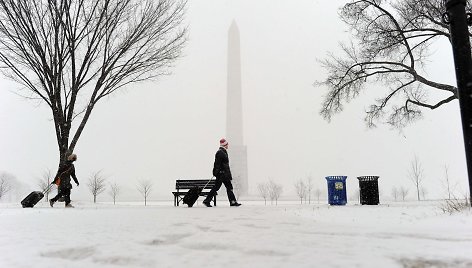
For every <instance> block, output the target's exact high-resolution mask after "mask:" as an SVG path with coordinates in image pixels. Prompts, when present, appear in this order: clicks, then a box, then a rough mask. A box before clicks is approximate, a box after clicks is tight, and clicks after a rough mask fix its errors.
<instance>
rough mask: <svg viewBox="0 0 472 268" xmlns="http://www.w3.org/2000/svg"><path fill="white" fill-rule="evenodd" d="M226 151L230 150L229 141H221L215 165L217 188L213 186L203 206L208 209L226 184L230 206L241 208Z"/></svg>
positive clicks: (214, 173) (214, 172) (214, 174)
mask: <svg viewBox="0 0 472 268" xmlns="http://www.w3.org/2000/svg"><path fill="white" fill-rule="evenodd" d="M226 150H228V141H227V140H226V139H221V140H220V148H219V149H218V151H217V152H216V154H215V164H214V165H213V176H215V177H216V182H215V186H213V188H212V189H211V191H210V193H209V194H208V196H207V197H206V198H205V200H204V201H203V204H204V205H205V206H207V207H211V205H210V201H211V200H212V199H213V197H214V196H215V195H216V192H217V191H218V190H219V189H220V187H221V184H224V185H225V187H226V193H227V194H228V200H229V205H230V206H232V207H239V206H240V205H241V204H240V203H238V202H237V201H236V197H235V196H234V193H233V184H231V180H232V179H233V177H232V176H231V170H230V169H229V158H228V152H227V151H226Z"/></svg>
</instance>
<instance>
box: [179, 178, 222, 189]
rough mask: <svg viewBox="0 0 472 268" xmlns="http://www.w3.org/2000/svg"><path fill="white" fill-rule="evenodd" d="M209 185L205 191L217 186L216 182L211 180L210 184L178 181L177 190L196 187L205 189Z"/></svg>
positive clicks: (199, 181)
mask: <svg viewBox="0 0 472 268" xmlns="http://www.w3.org/2000/svg"><path fill="white" fill-rule="evenodd" d="M207 183H208V185H207V186H206V187H205V189H210V188H212V187H213V186H214V185H215V180H211V181H210V182H208V180H176V181H175V189H176V190H181V189H191V188H193V187H194V186H198V187H203V186H205V185H206V184H207Z"/></svg>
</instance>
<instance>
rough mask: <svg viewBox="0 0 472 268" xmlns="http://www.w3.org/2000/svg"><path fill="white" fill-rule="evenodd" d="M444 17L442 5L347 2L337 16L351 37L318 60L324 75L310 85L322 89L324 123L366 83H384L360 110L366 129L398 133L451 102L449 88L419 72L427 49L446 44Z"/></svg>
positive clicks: (436, 1) (411, 0)
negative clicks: (381, 126) (381, 125)
mask: <svg viewBox="0 0 472 268" xmlns="http://www.w3.org/2000/svg"><path fill="white" fill-rule="evenodd" d="M467 10H468V11H469V12H470V7H467ZM444 13H445V8H444V0H398V1H378V0H350V1H349V2H348V3H347V4H345V5H344V6H343V7H342V8H341V10H340V17H341V19H342V20H343V22H345V23H346V24H347V25H348V27H349V28H350V30H351V31H350V32H351V33H352V37H353V38H351V39H350V40H351V41H350V43H347V44H346V43H344V44H342V45H341V48H342V50H343V53H336V54H334V53H333V54H330V55H329V56H328V57H327V58H326V59H324V60H322V61H321V63H322V65H323V67H324V68H325V69H326V70H327V71H328V76H327V78H326V79H325V80H323V81H317V82H315V85H318V86H319V85H324V86H326V87H327V89H328V92H327V94H326V95H325V98H324V101H323V105H322V108H321V111H320V113H321V115H322V116H323V117H324V118H325V119H327V120H328V121H329V120H330V119H331V117H332V116H333V115H334V114H335V113H338V112H340V111H342V110H343V104H344V103H348V102H349V101H350V100H351V99H353V98H355V97H357V96H358V95H359V94H360V92H361V91H362V90H364V88H365V87H366V85H367V84H369V83H371V82H376V83H382V84H384V85H385V86H384V88H385V92H384V93H383V94H382V96H381V97H377V98H376V100H373V102H374V103H373V104H371V105H370V107H368V108H367V109H366V116H365V122H366V124H367V125H368V126H370V127H374V126H375V125H376V123H377V122H379V121H382V120H383V119H386V123H388V124H390V125H392V126H394V127H399V128H401V127H404V126H405V125H407V124H409V123H411V122H413V121H414V120H416V119H419V118H421V116H422V109H431V110H432V109H436V108H438V107H441V106H442V105H444V104H447V103H449V102H451V101H453V100H455V99H457V88H456V86H455V85H451V84H444V83H442V82H439V81H437V80H436V81H435V79H436V77H431V76H429V75H428V74H427V73H426V72H425V70H424V67H425V66H426V65H427V64H430V61H429V58H430V56H431V55H432V53H431V51H430V47H431V45H432V44H433V43H434V42H436V41H438V40H440V39H443V40H448V41H449V40H450V33H449V26H448V25H447V24H446V23H444V22H443V20H442V16H443V14H444ZM470 36H471V35H470V34H469V37H470ZM340 55H341V56H340ZM379 89H381V88H379ZM436 93H439V94H436ZM433 96H434V98H433Z"/></svg>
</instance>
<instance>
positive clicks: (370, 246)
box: [0, 201, 472, 268]
mask: <svg viewBox="0 0 472 268" xmlns="http://www.w3.org/2000/svg"><path fill="white" fill-rule="evenodd" d="M74 205H75V206H76V208H74V209H65V208H63V207H62V206H60V205H59V203H58V204H57V207H54V208H50V207H49V206H47V204H46V203H45V202H41V203H40V204H38V205H37V207H35V208H33V209H23V208H21V207H20V205H19V204H13V203H2V204H0V252H1V254H2V257H1V258H0V267H2V268H3V267H25V268H26V267H28V268H29V267H35V268H37V267H80V268H89V267H225V268H229V267H343V268H347V267H382V268H385V267H472V211H465V212H462V213H459V214H453V215H449V214H444V213H443V212H442V211H441V210H440V209H439V202H419V203H418V202H406V203H396V202H392V203H389V204H382V205H379V206H360V205H352V204H348V205H347V206H341V207H334V206H328V205H325V204H312V205H308V204H306V205H305V204H304V205H299V204H298V205H297V204H295V203H293V202H292V203H289V202H282V203H280V204H279V205H278V206H270V205H267V206H264V203H261V202H256V201H254V202H249V201H247V202H243V206H241V207H239V208H233V207H229V206H228V205H227V204H226V203H224V202H220V205H219V206H218V207H213V208H206V207H203V206H202V205H201V203H200V204H198V205H197V206H196V207H193V208H187V207H182V206H181V207H173V205H172V203H171V202H162V203H159V202H155V203H151V204H150V205H148V206H147V207H144V206H143V205H142V203H126V204H125V203H120V204H119V205H112V204H97V205H95V204H92V203H85V202H75V203H74Z"/></svg>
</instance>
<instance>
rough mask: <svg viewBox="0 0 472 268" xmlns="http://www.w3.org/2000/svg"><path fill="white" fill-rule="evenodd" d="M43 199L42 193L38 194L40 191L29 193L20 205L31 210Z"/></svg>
mask: <svg viewBox="0 0 472 268" xmlns="http://www.w3.org/2000/svg"><path fill="white" fill-rule="evenodd" d="M43 197H44V194H43V192H40V191H34V192H31V193H30V194H29V195H28V196H27V197H25V199H23V200H22V201H21V205H22V206H23V207H24V208H32V207H34V205H36V204H37V203H38V202H39V200H41V199H43Z"/></svg>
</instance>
